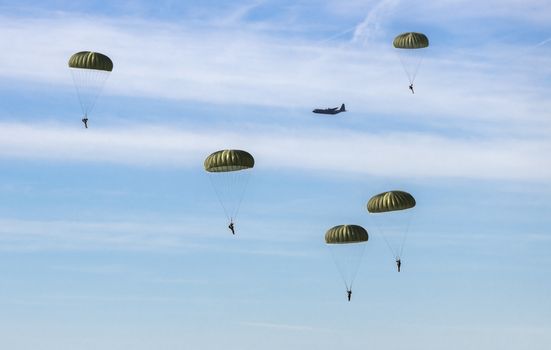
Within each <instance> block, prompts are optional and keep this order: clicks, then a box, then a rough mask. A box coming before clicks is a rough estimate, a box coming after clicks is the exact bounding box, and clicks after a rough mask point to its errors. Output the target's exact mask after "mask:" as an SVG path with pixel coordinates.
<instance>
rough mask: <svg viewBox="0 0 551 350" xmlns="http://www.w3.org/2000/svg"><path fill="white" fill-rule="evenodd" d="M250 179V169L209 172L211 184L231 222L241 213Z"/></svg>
mask: <svg viewBox="0 0 551 350" xmlns="http://www.w3.org/2000/svg"><path fill="white" fill-rule="evenodd" d="M215 177H216V178H215ZM249 179H250V170H241V171H232V172H225V173H210V174H209V180H210V182H211V185H212V187H214V191H215V193H216V196H217V198H218V201H219V202H220V204H221V205H222V208H223V209H224V214H225V215H226V218H227V219H228V221H230V222H233V220H234V219H235V218H236V217H237V215H238V213H239V209H240V206H241V203H242V202H243V197H244V195H245V190H246V187H247V185H248V182H249ZM236 191H237V192H236Z"/></svg>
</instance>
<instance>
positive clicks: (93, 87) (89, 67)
mask: <svg viewBox="0 0 551 350" xmlns="http://www.w3.org/2000/svg"><path fill="white" fill-rule="evenodd" d="M69 70H70V71H71V75H72V77H73V82H74V83H75V88H76V90H77V95H78V100H79V102H80V107H81V108H82V114H83V115H84V118H86V119H87V118H88V114H89V113H90V112H91V111H92V109H93V108H94V106H95V105H96V102H97V100H98V98H99V96H100V95H101V92H102V90H103V87H104V85H105V82H106V81H107V78H109V75H110V74H111V71H112V70H113V61H111V59H110V58H109V57H107V56H106V55H104V54H101V53H99V52H92V51H81V52H77V53H75V54H74V55H72V56H71V58H69Z"/></svg>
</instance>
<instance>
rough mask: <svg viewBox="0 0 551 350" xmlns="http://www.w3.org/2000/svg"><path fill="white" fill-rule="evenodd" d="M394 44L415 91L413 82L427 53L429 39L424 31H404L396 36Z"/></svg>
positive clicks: (411, 87)
mask: <svg viewBox="0 0 551 350" xmlns="http://www.w3.org/2000/svg"><path fill="white" fill-rule="evenodd" d="M393 45H394V48H396V49H397V50H396V51H397V54H398V57H399V58H400V62H401V63H402V67H403V68H404V71H405V72H406V75H407V77H408V80H409V84H410V89H411V92H413V83H414V82H415V78H416V77H417V72H418V71H419V67H420V66H421V62H422V61H423V57H424V55H425V51H426V50H424V49H425V48H426V47H428V46H429V39H428V38H427V36H426V35H425V34H423V33H414V32H409V33H402V34H400V35H398V36H397V37H396V38H394V42H393Z"/></svg>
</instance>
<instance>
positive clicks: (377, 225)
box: [372, 214, 398, 259]
mask: <svg viewBox="0 0 551 350" xmlns="http://www.w3.org/2000/svg"><path fill="white" fill-rule="evenodd" d="M372 215H377V214H372ZM372 221H373V222H375V226H376V227H377V230H376V232H377V234H378V235H379V236H381V237H383V240H384V241H385V244H386V246H387V247H388V250H390V253H391V254H392V256H393V257H394V258H395V259H397V258H398V254H397V252H396V250H395V249H394V248H392V244H390V242H389V241H388V238H387V237H386V234H385V233H384V232H383V229H382V228H381V225H379V223H378V222H377V220H372Z"/></svg>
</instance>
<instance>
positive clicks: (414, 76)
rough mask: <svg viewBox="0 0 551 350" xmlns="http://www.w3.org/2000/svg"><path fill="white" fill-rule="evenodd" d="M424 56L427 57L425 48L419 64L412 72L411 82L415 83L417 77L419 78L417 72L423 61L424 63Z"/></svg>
mask: <svg viewBox="0 0 551 350" xmlns="http://www.w3.org/2000/svg"><path fill="white" fill-rule="evenodd" d="M424 58H425V51H424V50H423V52H422V53H421V57H420V58H419V61H418V62H417V65H416V66H415V68H414V69H413V72H412V74H411V81H410V84H413V82H414V81H415V78H417V72H418V71H419V67H421V63H423V59H424Z"/></svg>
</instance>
